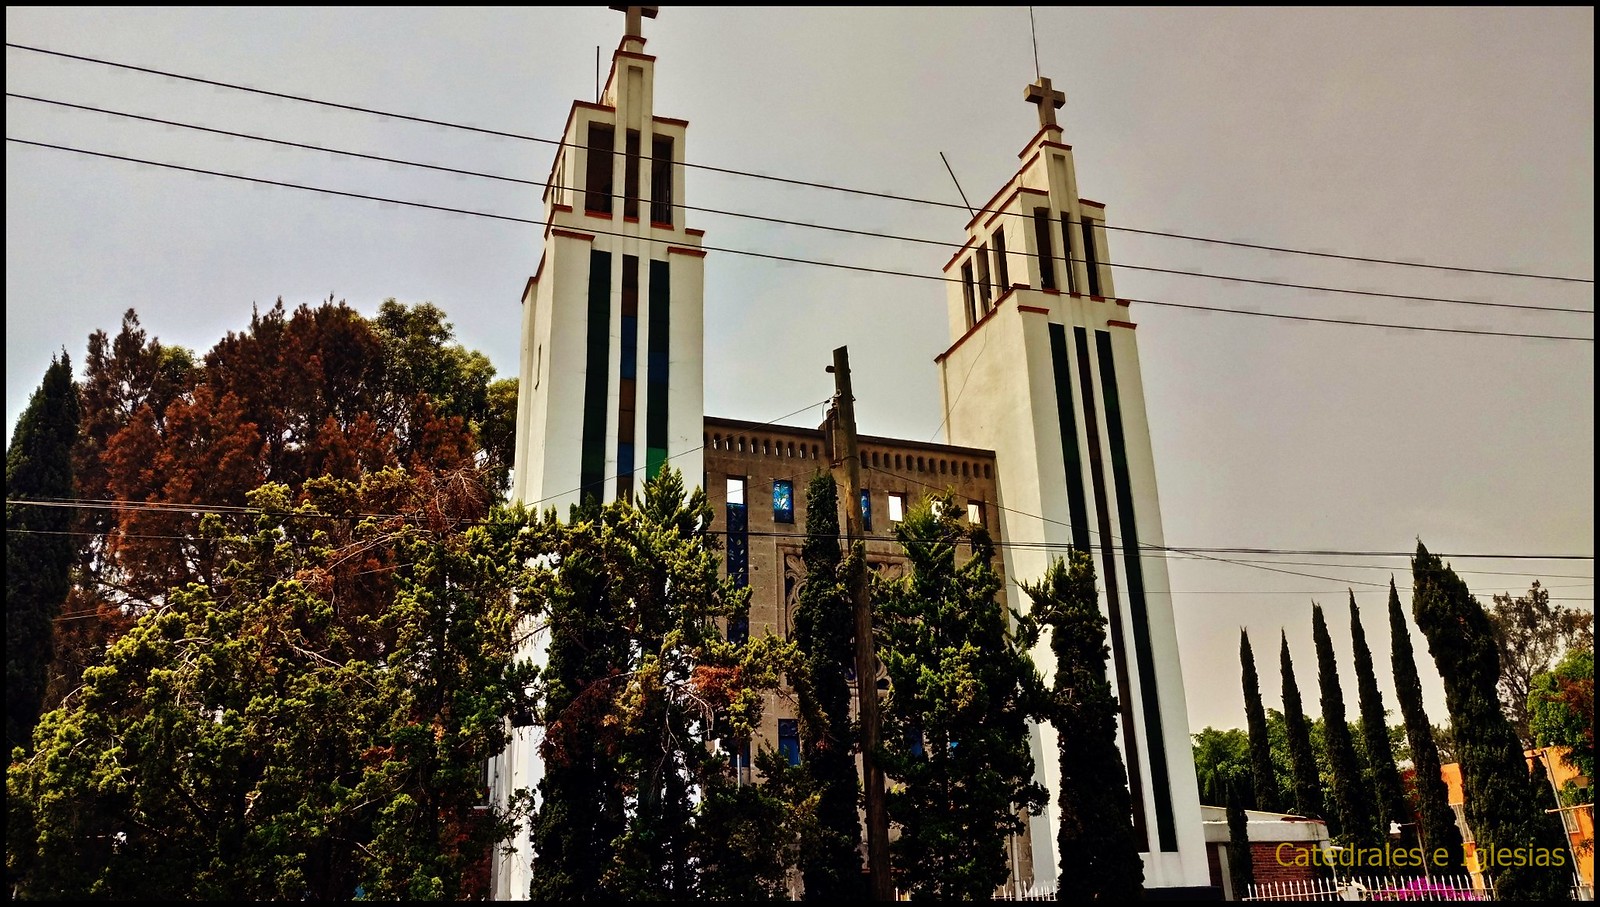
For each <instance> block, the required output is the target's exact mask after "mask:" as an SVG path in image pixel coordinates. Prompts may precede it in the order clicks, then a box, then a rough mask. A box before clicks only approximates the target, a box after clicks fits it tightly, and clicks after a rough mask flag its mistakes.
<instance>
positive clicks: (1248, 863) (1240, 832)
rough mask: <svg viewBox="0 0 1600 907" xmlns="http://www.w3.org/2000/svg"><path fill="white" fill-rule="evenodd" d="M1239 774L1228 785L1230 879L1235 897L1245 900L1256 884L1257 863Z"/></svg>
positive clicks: (1238, 899)
mask: <svg viewBox="0 0 1600 907" xmlns="http://www.w3.org/2000/svg"><path fill="white" fill-rule="evenodd" d="M1242 778H1243V776H1238V777H1237V778H1236V779H1235V781H1234V783H1232V784H1230V785H1229V786H1228V880H1229V881H1230V882H1231V883H1232V885H1233V899H1234V900H1237V901H1242V900H1244V899H1245V898H1246V897H1247V896H1248V895H1249V893H1250V886H1251V885H1254V884H1255V881H1256V871H1255V863H1254V862H1253V861H1252V860H1251V855H1250V824H1249V821H1248V820H1249V817H1248V816H1246V815H1245V812H1244V809H1245V807H1244V800H1245V795H1244V790H1243V787H1242V784H1241V781H1240V779H1242Z"/></svg>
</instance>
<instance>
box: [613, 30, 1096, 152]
mask: <svg viewBox="0 0 1600 907" xmlns="http://www.w3.org/2000/svg"><path fill="white" fill-rule="evenodd" d="M613 8H615V7H613ZM1022 96H1023V97H1024V98H1025V99H1027V101H1028V103H1030V104H1038V105H1039V125H1040V126H1054V125H1056V111H1057V110H1059V109H1061V108H1062V107H1065V106H1066V105H1067V96H1066V95H1065V94H1063V93H1061V92H1059V91H1052V90H1051V88H1050V80H1049V79H1047V78H1045V77H1044V76H1040V77H1039V81H1037V82H1035V83H1033V84H1032V85H1029V86H1028V90H1027V91H1025V92H1023V93H1022Z"/></svg>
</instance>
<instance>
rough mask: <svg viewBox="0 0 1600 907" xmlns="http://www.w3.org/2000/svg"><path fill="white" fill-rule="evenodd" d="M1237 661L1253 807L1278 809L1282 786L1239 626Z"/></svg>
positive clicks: (1251, 659) (1257, 684)
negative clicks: (1247, 746)
mask: <svg viewBox="0 0 1600 907" xmlns="http://www.w3.org/2000/svg"><path fill="white" fill-rule="evenodd" d="M1239 664H1240V666H1241V668H1242V671H1243V682H1244V717H1245V727H1246V728H1247V729H1248V730H1249V732H1250V780H1251V787H1252V789H1253V790H1252V793H1253V800H1254V802H1255V807H1256V809H1264V810H1267V811H1268V812H1280V811H1281V810H1282V809H1283V803H1282V800H1283V789H1282V788H1280V787H1279V786H1278V775H1277V773H1276V772H1275V771H1273V767H1272V742H1271V740H1269V739H1268V736H1267V713H1266V710H1265V708H1263V706H1262V703H1261V679H1260V678H1259V677H1258V676H1257V675H1256V656H1255V652H1254V651H1252V650H1251V648H1250V633H1249V632H1248V631H1247V630H1245V629H1244V628H1242V627H1241V628H1240V629H1239Z"/></svg>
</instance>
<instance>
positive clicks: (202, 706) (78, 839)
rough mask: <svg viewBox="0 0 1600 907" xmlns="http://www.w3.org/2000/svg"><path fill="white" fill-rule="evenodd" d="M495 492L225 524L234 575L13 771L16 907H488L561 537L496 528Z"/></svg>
mask: <svg viewBox="0 0 1600 907" xmlns="http://www.w3.org/2000/svg"><path fill="white" fill-rule="evenodd" d="M473 488H481V484H480V483H479V482H477V481H476V480H470V481H466V482H452V481H450V478H449V477H433V476H427V477H420V478H419V477H415V476H408V475H406V474H404V473H402V472H400V471H398V470H384V471H379V472H376V473H372V474H370V475H368V476H365V477H363V478H362V479H361V480H360V481H352V480H340V479H331V478H323V479H316V480H312V481H310V482H307V483H306V485H305V487H304V488H303V489H302V490H301V492H300V495H299V497H300V503H298V504H296V503H294V500H295V495H293V494H291V491H290V489H289V488H287V487H285V486H283V485H277V484H269V485H265V486H263V487H262V488H261V489H259V490H258V491H256V492H254V493H253V494H251V495H250V497H249V498H248V501H249V503H251V504H252V505H253V506H255V507H257V508H259V512H258V513H256V514H254V515H242V514H241V515H232V516H228V517H226V518H224V517H219V516H211V517H208V518H207V519H206V520H205V521H204V522H203V524H202V526H201V529H200V533H199V534H200V535H201V536H203V537H204V539H205V540H206V542H207V543H208V544H210V545H211V546H213V547H214V548H215V549H216V551H217V554H218V557H219V558H225V559H226V564H225V566H224V567H223V568H221V569H220V570H219V571H218V575H217V577H216V578H215V579H214V580H213V581H212V582H210V583H205V584H200V583H194V584H190V585H188V586H186V587H184V588H182V589H176V590H173V591H172V592H171V593H170V594H168V595H167V596H166V597H165V606H164V607H163V608H161V609H160V610H159V611H152V612H150V613H148V614H146V615H145V616H144V617H142V618H140V619H139V620H138V622H137V623H136V624H135V625H134V626H133V628H132V629H131V630H130V631H129V632H128V633H127V634H126V635H125V636H123V637H122V638H120V639H119V640H117V641H116V642H114V643H113V644H112V646H111V648H110V650H109V652H108V653H107V656H106V658H105V663H104V664H103V665H101V666H97V667H93V668H90V669H89V670H88V671H86V672H85V676H84V683H83V686H82V688H81V689H80V690H79V691H78V692H76V693H75V694H73V695H72V696H71V697H69V698H68V701H67V703H66V704H65V705H64V707H63V708H61V709H58V710H56V711H54V712H52V713H50V714H49V715H47V716H45V718H44V720H43V721H42V722H41V724H40V727H39V729H38V731H37V732H36V734H35V738H34V740H35V744H36V748H37V750H36V752H35V754H34V755H33V757H32V758H30V759H26V760H24V761H22V762H17V763H13V764H12V765H11V766H10V768H9V770H8V771H7V776H6V782H7V794H8V798H7V799H8V813H9V815H8V820H9V821H8V868H9V869H10V870H11V872H12V874H13V878H14V880H15V881H16V884H17V887H16V889H15V891H16V893H18V894H19V895H22V896H26V897H48V898H81V897H91V896H92V897H104V898H161V899H176V898H193V897H200V898H224V899H230V900H232V899H251V900H255V899H280V898H281V899H300V898H306V897H310V898H316V899H347V898H350V897H352V896H354V895H355V894H356V893H357V892H358V891H360V892H363V893H365V894H366V895H367V896H369V897H385V898H407V899H441V898H448V899H453V898H461V897H473V896H481V894H482V893H483V892H482V889H481V882H482V879H483V874H482V872H481V869H482V862H483V859H484V858H485V857H486V856H487V854H488V852H489V848H490V847H491V845H492V844H493V843H494V842H495V841H498V840H501V839H503V838H504V837H505V836H506V835H507V834H508V833H509V828H510V824H509V823H510V820H511V819H512V818H513V817H512V816H510V815H505V814H499V815H497V814H495V813H493V812H490V811H486V810H485V809H484V808H483V806H484V802H485V800H484V793H485V791H484V788H483V786H482V768H483V763H484V760H486V759H487V758H488V757H489V756H490V755H491V754H493V753H495V752H497V751H498V750H499V748H500V747H501V746H502V745H503V743H504V731H503V716H504V715H505V714H507V713H508V712H509V711H512V710H514V709H515V708H516V707H517V704H518V700H519V699H520V698H521V697H522V696H523V691H524V689H525V687H526V685H527V683H528V681H529V680H530V678H529V676H528V675H527V672H526V671H525V670H523V669H518V668H516V667H515V666H514V665H513V663H512V660H511V654H512V652H513V646H514V640H513V630H514V628H515V626H516V624H517V622H518V615H517V613H516V605H515V600H514V597H513V593H514V592H515V591H517V590H519V589H520V588H521V587H523V586H524V584H525V583H524V580H523V577H522V576H521V571H520V570H519V569H518V568H517V566H516V565H518V564H521V563H523V562H524V561H525V560H526V558H527V557H528V556H529V554H530V552H529V550H528V547H529V545H530V544H534V543H535V542H536V541H537V540H538V539H539V538H540V536H539V534H538V533H537V532H534V533H533V534H531V535H530V534H529V533H526V532H523V531H521V530H523V529H524V528H525V523H524V521H523V520H522V519H520V518H516V517H514V516H513V517H505V516H501V517H497V518H493V519H490V520H488V521H487V523H484V524H481V525H480V524H479V522H480V520H481V519H482V517H483V516H484V513H485V510H486V503H487V502H486V501H485V500H484V498H483V497H482V496H481V495H474V494H470V493H466V494H464V493H462V492H463V489H473ZM352 512H353V513H373V512H377V513H384V514H388V516H385V517H382V518H361V519H352V518H349V517H343V516H340V515H342V514H347V513H352ZM374 587H381V588H382V589H383V590H384V591H383V592H381V593H378V594H376V595H374V591H373V589H374ZM374 599H376V600H377V602H378V603H379V604H378V606H377V607H373V606H372V605H373V602H374Z"/></svg>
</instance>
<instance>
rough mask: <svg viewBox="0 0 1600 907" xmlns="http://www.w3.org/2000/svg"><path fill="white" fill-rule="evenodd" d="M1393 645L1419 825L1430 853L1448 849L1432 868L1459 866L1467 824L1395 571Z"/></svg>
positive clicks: (1443, 869)
mask: <svg viewBox="0 0 1600 907" xmlns="http://www.w3.org/2000/svg"><path fill="white" fill-rule="evenodd" d="M1389 645H1390V665H1391V668H1392V670H1393V671H1394V690H1395V699H1396V701H1398V702H1399V704H1400V715H1401V717H1402V718H1403V719H1404V720H1405V726H1406V741H1407V742H1408V743H1409V744H1410V745H1411V763H1412V766H1413V767H1414V768H1415V775H1414V778H1415V782H1416V788H1417V816H1418V818H1419V819H1420V825H1419V827H1418V829H1417V830H1418V832H1419V833H1420V834H1421V836H1422V844H1423V846H1424V847H1425V848H1426V849H1427V852H1428V853H1430V854H1432V853H1433V852H1434V851H1436V850H1438V849H1439V848H1443V849H1444V851H1445V859H1444V861H1443V863H1442V864H1435V865H1433V866H1432V867H1431V868H1432V869H1435V870H1438V871H1441V872H1454V871H1456V870H1457V869H1458V868H1459V867H1460V866H1461V865H1462V861H1463V860H1464V859H1465V856H1464V853H1463V848H1462V842H1461V829H1460V828H1458V827H1457V826H1456V817H1455V811H1454V810H1453V809H1452V808H1451V807H1450V791H1449V789H1448V788H1447V787H1446V786H1445V783H1444V775H1443V769H1442V765H1441V761H1440V747H1439V736H1440V734H1439V731H1438V730H1437V729H1435V728H1434V726H1433V724H1432V723H1431V722H1430V721H1429V720H1428V713H1427V711H1426V710H1425V709H1424V708H1423V704H1422V680H1421V678H1420V677H1418V675H1417V660H1416V656H1415V655H1414V654H1413V651H1412V648H1411V625H1410V623H1409V622H1408V621H1407V620H1406V616H1405V612H1404V610H1402V608H1401V606H1400V593H1399V592H1398V591H1396V589H1395V585H1394V578H1393V577H1390V578H1389ZM1451 739H1452V740H1453V739H1454V738H1453V737H1452V738H1451ZM1452 756H1453V754H1452ZM1452 761H1454V760H1453V759H1452ZM1431 859H1432V858H1431V857H1430V860H1431Z"/></svg>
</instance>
